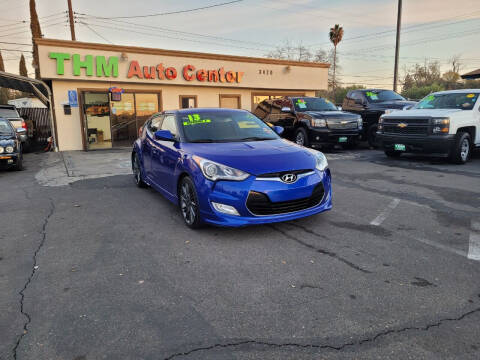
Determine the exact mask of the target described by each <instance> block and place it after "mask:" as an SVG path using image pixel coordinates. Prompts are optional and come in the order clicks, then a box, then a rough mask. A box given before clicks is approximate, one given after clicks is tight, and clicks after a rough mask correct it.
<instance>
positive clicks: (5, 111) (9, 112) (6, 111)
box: [0, 108, 20, 118]
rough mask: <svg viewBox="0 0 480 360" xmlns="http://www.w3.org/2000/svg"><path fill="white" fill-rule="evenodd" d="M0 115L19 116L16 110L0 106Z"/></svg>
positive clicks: (5, 116)
mask: <svg viewBox="0 0 480 360" xmlns="http://www.w3.org/2000/svg"><path fill="white" fill-rule="evenodd" d="M0 117H4V118H18V117H20V116H19V115H18V112H17V110H15V109H5V108H4V109H2V108H0Z"/></svg>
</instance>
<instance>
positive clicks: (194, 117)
mask: <svg viewBox="0 0 480 360" xmlns="http://www.w3.org/2000/svg"><path fill="white" fill-rule="evenodd" d="M210 122H212V120H210V119H202V118H201V117H200V115H199V114H191V115H188V121H184V122H183V125H184V126H185V125H196V124H205V123H210Z"/></svg>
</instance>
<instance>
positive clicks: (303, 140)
mask: <svg viewBox="0 0 480 360" xmlns="http://www.w3.org/2000/svg"><path fill="white" fill-rule="evenodd" d="M295 143H296V144H297V145H302V146H306V147H308V145H309V143H308V136H307V132H306V131H305V129H304V128H298V129H297V131H295Z"/></svg>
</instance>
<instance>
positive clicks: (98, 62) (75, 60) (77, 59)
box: [49, 52, 244, 83]
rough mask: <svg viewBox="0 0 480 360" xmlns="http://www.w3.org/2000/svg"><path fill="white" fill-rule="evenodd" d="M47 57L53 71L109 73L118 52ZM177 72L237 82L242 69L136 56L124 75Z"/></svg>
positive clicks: (161, 76) (165, 76)
mask: <svg viewBox="0 0 480 360" xmlns="http://www.w3.org/2000/svg"><path fill="white" fill-rule="evenodd" d="M49 58H50V59H52V60H55V61H56V74H57V75H64V74H65V67H67V66H68V67H70V68H71V71H72V74H73V75H74V76H82V72H84V73H85V75H86V76H88V77H90V76H96V77H107V78H109V77H113V78H117V77H118V76H119V74H118V73H119V70H118V63H119V57H118V56H110V57H108V59H107V58H106V57H105V56H93V55H85V56H83V58H82V57H81V56H80V55H79V54H69V53H61V52H50V53H49ZM179 74H181V75H180V76H182V77H183V78H184V79H185V80H186V81H192V82H193V81H198V82H212V83H218V82H220V83H240V82H241V81H242V77H243V74H244V72H241V71H232V70H225V68H223V67H221V68H217V69H203V68H196V67H195V66H194V65H190V64H188V65H185V66H183V67H182V68H181V69H177V68H176V67H172V66H165V65H163V64H162V63H160V64H157V65H153V66H152V65H143V64H142V65H141V64H140V63H139V62H138V61H137V60H132V61H130V63H129V65H128V72H127V74H126V77H127V78H128V79H145V80H150V79H158V80H175V79H176V78H177V77H178V76H179Z"/></svg>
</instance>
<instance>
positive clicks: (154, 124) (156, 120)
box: [148, 115, 163, 132]
mask: <svg viewBox="0 0 480 360" xmlns="http://www.w3.org/2000/svg"><path fill="white" fill-rule="evenodd" d="M162 120H163V115H159V116H155V117H153V118H152V120H150V123H149V124H148V130H150V131H151V132H155V131H157V130H160V125H161V124H162Z"/></svg>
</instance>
